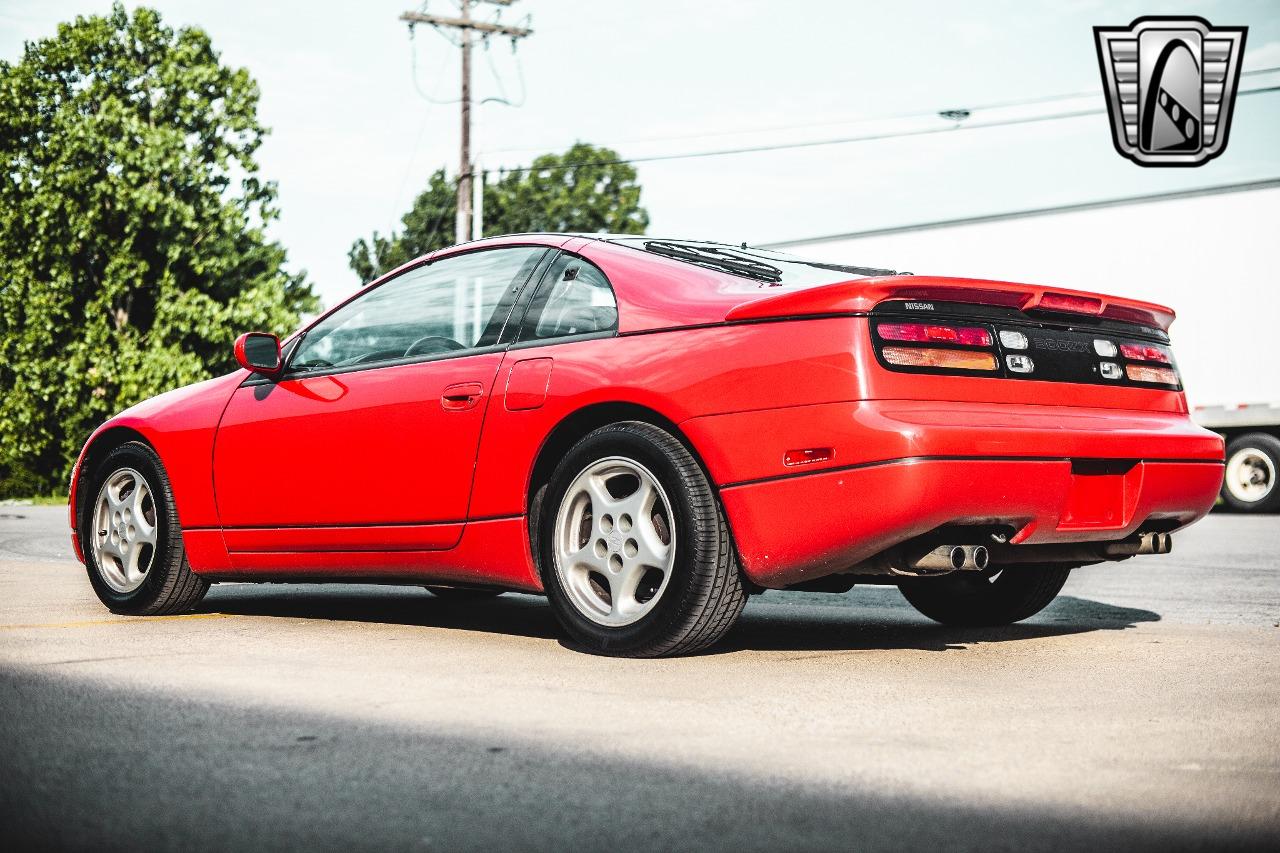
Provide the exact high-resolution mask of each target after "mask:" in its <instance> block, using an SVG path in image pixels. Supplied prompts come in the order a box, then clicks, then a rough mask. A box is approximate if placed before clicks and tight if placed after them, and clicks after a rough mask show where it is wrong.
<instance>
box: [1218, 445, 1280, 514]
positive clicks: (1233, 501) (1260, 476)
mask: <svg viewBox="0 0 1280 853" xmlns="http://www.w3.org/2000/svg"><path fill="white" fill-rule="evenodd" d="M1278 473H1280V440H1277V439H1276V437H1275V436H1273V435H1268V434H1267V433H1265V432H1251V433H1247V434H1245V435H1241V436H1237V437H1236V438H1233V439H1231V441H1230V442H1229V443H1228V444H1227V465H1226V470H1225V472H1224V475H1223V480H1222V501H1223V503H1225V504H1226V505H1227V506H1228V507H1229V508H1230V509H1232V510H1234V511H1235V512H1276V511H1277V510H1280V487H1277V483H1276V479H1277V474H1278Z"/></svg>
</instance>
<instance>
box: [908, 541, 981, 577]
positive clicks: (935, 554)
mask: <svg viewBox="0 0 1280 853" xmlns="http://www.w3.org/2000/svg"><path fill="white" fill-rule="evenodd" d="M990 564H991V553H990V552H989V551H987V547H986V546H985V545H941V546H939V547H937V548H934V549H933V550H932V551H930V552H929V553H927V554H925V555H924V556H922V557H920V558H919V559H917V560H915V561H914V562H912V564H911V568H913V569H928V570H930V571H942V572H958V571H964V570H969V571H979V572H980V571H982V570H983V569H985V568H986V567H987V566H989V565H990Z"/></svg>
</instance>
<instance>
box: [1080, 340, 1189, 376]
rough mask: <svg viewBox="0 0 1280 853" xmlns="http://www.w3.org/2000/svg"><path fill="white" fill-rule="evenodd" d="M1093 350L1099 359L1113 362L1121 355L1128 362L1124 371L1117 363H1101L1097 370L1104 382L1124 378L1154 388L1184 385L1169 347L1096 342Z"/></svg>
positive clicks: (1106, 341) (1108, 341)
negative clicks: (1107, 357)
mask: <svg viewBox="0 0 1280 853" xmlns="http://www.w3.org/2000/svg"><path fill="white" fill-rule="evenodd" d="M1093 350H1094V352H1096V353H1097V354H1098V355H1100V356H1110V357H1112V358H1114V357H1115V356H1116V355H1120V356H1121V357H1123V358H1124V360H1125V362H1126V363H1125V365H1124V368H1123V370H1122V369H1121V367H1120V365H1119V364H1117V363H1116V362H1114V361H1102V362H1100V363H1099V364H1098V366H1097V369H1098V372H1099V374H1100V375H1101V376H1102V377H1103V378H1104V379H1119V378H1120V377H1121V376H1124V377H1126V378H1128V380H1129V381H1130V382H1145V383H1150V384H1153V385H1178V384H1180V383H1181V379H1180V378H1179V377H1178V371H1177V370H1176V369H1175V368H1174V366H1173V356H1172V355H1170V353H1169V350H1168V349H1167V348H1166V347H1158V346H1153V345H1152V344H1144V343H1137V342H1133V343H1116V342H1115V341H1111V340H1107V339H1106V338H1096V339H1094V342H1093ZM1134 362H1138V363H1137V364H1135V363H1134ZM1158 365H1162V366H1158Z"/></svg>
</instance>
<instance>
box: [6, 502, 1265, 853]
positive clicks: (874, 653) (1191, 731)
mask: <svg viewBox="0 0 1280 853" xmlns="http://www.w3.org/2000/svg"><path fill="white" fill-rule="evenodd" d="M1174 541H1175V548H1174V553H1173V554H1171V555H1168V556H1160V557H1139V558H1135V559H1133V560H1129V561H1126V562H1124V563H1120V564H1116V565H1107V566H1098V567H1090V568H1086V569H1081V570H1078V571H1077V572H1075V573H1074V574H1073V576H1072V579H1071V580H1070V581H1069V582H1068V584H1067V587H1066V589H1065V590H1064V591H1063V594H1062V596H1061V597H1060V598H1059V599H1058V601H1057V602H1055V603H1054V604H1053V605H1052V606H1051V607H1050V608H1049V609H1048V610H1046V611H1045V612H1044V613H1042V614H1040V615H1039V616H1037V617H1035V618H1034V619H1031V620H1029V621H1028V622H1025V623H1022V624H1019V625H1015V626H1012V627H1009V628H1003V629H984V630H968V629H966V630H962V629H949V628H943V627H940V626H937V625H935V624H933V623H931V622H929V621H928V620H926V619H924V618H923V617H921V616H919V615H917V614H916V613H915V612H914V611H913V610H912V609H911V608H910V607H909V606H908V605H907V604H906V603H905V602H904V601H903V600H902V598H901V597H900V596H899V595H898V593H897V591H896V590H894V589H892V588H878V587H858V588H856V589H855V590H854V591H853V592H851V593H849V594H847V595H838V596H837V595H824V594H817V593H813V594H803V593H778V592H770V593H766V594H764V595H762V596H758V597H755V598H753V599H752V601H751V603H750V604H749V605H748V606H747V609H746V611H745V613H744V615H743V618H742V620H741V622H740V624H739V625H738V627H737V628H736V629H735V630H734V631H733V632H732V633H731V634H730V636H729V638H728V641H727V642H726V643H724V644H723V645H722V646H720V647H717V648H716V649H714V650H713V651H712V652H711V653H709V654H704V655H701V656H697V657H691V658H682V659H673V660H659V661H636V660H614V659H609V658H603V657H595V656H592V655H587V654H583V653H581V652H579V651H577V650H575V649H573V648H572V647H570V646H568V645H566V644H565V643H564V642H562V640H561V638H560V637H561V635H560V633H559V631H558V630H557V627H556V625H555V623H554V620H553V618H552V616H551V613H550V611H549V609H548V608H547V606H546V604H545V602H544V601H543V600H542V599H540V598H537V597H534V596H523V595H507V596H503V597H502V598H499V599H496V600H493V601H488V602H482V603H466V604H461V603H456V602H448V601H445V600H442V599H437V598H434V597H432V596H431V595H430V594H429V593H427V592H425V591H424V590H421V589H416V588H410V587H393V586H388V587H377V586H356V587H346V586H337V585H331V586H320V585H305V586H282V585H263V586H255V585H238V584H234V585H233V584H226V585H219V586H215V587H214V588H213V590H212V591H211V592H210V594H209V596H208V597H207V598H206V599H205V601H204V603H203V605H202V606H201V608H200V611H199V612H198V613H194V614H191V615H185V616H175V617H159V618H143V619H134V618H129V617H123V616H115V615H113V614H111V613H109V612H108V611H106V610H105V609H104V608H103V607H102V606H101V605H100V604H99V603H98V602H97V600H96V599H95V598H94V597H93V594H92V592H91V591H90V589H89V585H88V582H87V581H86V579H85V577H84V569H83V567H81V566H80V565H79V564H78V563H76V562H75V561H74V559H72V558H71V556H70V550H69V540H68V534H67V531H66V526H65V510H64V509H62V508H58V507H26V506H0V715H3V717H2V718H3V720H4V725H3V726H0V767H3V768H4V770H3V773H0V814H2V815H3V819H2V820H0V846H3V847H4V848H5V849H10V850H16V849H21V848H25V847H29V846H39V847H42V848H51V847H52V848H56V847H78V848H94V849H113V848H114V849H123V848H128V849H175V850H177V849H182V850H203V849H228V848H254V849H284V848H296V847H310V848H314V849H339V848H343V849H386V848H405V849H469V848H470V849H479V848H493V847H504V848H510V849H529V848H559V849H563V848H568V847H573V848H577V849H584V850H596V849H618V848H621V847H624V846H625V847H628V848H631V847H635V848H708V849H726V850H728V849H732V850H752V849H778V848H787V849H822V848H845V849H848V848H860V849H895V848H899V849H900V848H919V847H925V846H930V847H932V846H945V847H947V848H952V849H975V850H977V849H982V850H989V849H992V848H997V849H1001V848H1009V849H1030V850H1038V849H1064V848H1086V847H1088V848H1098V847H1106V848H1122V847H1128V848H1145V849H1156V848H1161V849H1170V848H1172V849H1196V848H1210V847H1213V848H1220V847H1235V848H1264V847H1273V849H1274V845H1280V710H1278V707H1280V518H1276V517H1270V518H1267V517H1262V518H1253V517H1241V516H1218V515H1215V516H1212V517H1210V518H1209V519H1206V520H1205V521H1204V522H1202V523H1200V524H1199V525H1197V526H1195V527H1193V528H1192V529H1191V530H1189V531H1186V532H1184V533H1181V534H1178V535H1177V536H1175V540H1174ZM15 845H17V846H15Z"/></svg>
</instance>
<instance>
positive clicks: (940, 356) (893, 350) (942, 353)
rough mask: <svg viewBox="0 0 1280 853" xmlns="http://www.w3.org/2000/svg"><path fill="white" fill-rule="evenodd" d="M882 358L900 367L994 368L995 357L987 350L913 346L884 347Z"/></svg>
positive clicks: (881, 352)
mask: <svg viewBox="0 0 1280 853" xmlns="http://www.w3.org/2000/svg"><path fill="white" fill-rule="evenodd" d="M880 354H881V355H882V356H884V360H885V361H887V362H889V363H890V364H896V365H899V366H901V367H941V368H946V369H949V370H995V369H996V357H995V356H994V355H993V354H991V353H989V352H973V351H970V350H956V349H930V348H925V347H922V348H915V347H885V348H884V349H882V350H881V351H880Z"/></svg>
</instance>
